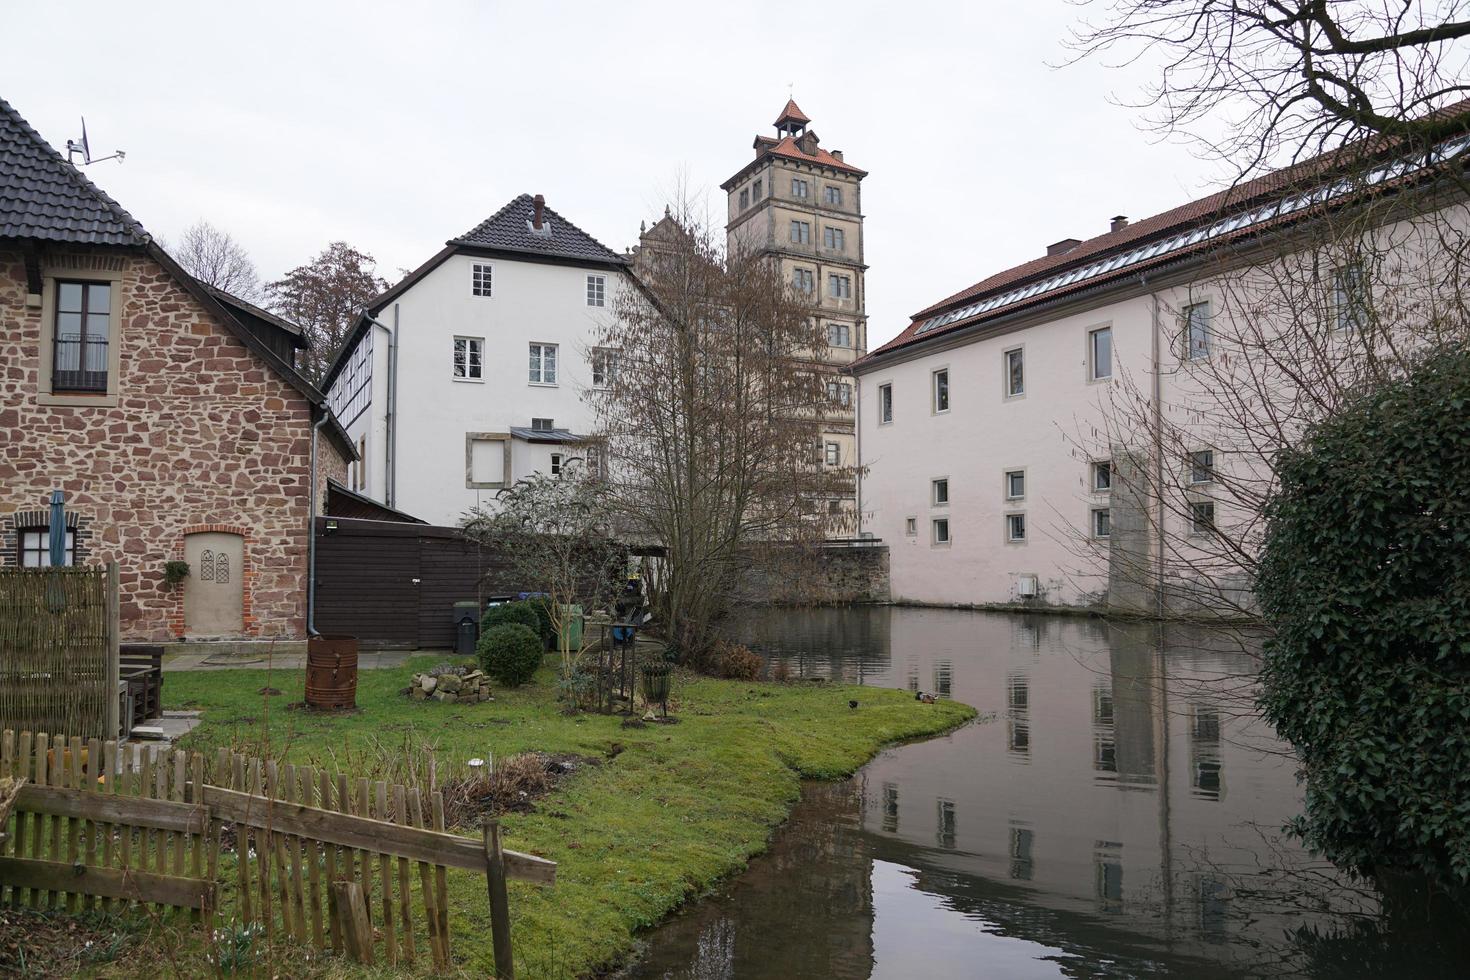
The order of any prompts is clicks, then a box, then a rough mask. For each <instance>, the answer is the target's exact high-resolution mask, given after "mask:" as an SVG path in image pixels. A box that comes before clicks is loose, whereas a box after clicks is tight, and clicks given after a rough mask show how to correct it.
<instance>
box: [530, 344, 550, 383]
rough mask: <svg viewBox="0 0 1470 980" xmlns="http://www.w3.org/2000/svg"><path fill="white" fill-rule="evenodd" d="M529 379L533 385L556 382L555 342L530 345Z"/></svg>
mask: <svg viewBox="0 0 1470 980" xmlns="http://www.w3.org/2000/svg"><path fill="white" fill-rule="evenodd" d="M530 381H531V384H533V385H554V384H556V344H532V345H531V370H530Z"/></svg>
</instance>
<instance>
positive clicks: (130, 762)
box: [116, 745, 139, 871]
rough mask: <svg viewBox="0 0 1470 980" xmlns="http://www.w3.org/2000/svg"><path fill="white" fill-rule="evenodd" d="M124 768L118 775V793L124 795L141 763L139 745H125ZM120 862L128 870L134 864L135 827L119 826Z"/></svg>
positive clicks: (123, 747) (123, 748)
mask: <svg viewBox="0 0 1470 980" xmlns="http://www.w3.org/2000/svg"><path fill="white" fill-rule="evenodd" d="M121 748H122V750H123V763H122V766H123V770H122V772H121V774H119V776H118V783H117V787H116V790H117V795H118V796H123V795H124V794H126V793H127V792H128V791H129V790H130V789H131V784H132V781H133V779H134V778H135V777H134V775H133V773H134V767H136V766H137V765H139V762H138V746H137V745H131V746H129V745H123V746H121ZM118 851H119V854H118V863H119V865H120V867H121V868H122V870H124V871H126V870H128V869H129V868H131V867H132V866H133V828H131V827H127V826H120V827H118Z"/></svg>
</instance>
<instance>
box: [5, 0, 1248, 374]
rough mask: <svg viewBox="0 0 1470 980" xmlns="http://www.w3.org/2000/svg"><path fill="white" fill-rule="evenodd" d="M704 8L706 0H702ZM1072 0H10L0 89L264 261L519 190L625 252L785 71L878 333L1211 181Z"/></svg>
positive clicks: (733, 137) (45, 125)
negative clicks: (833, 161)
mask: <svg viewBox="0 0 1470 980" xmlns="http://www.w3.org/2000/svg"><path fill="white" fill-rule="evenodd" d="M706 9H708V10H709V13H705V10H706ZM1081 13H1082V12H1081V11H1080V10H1079V8H1078V7H1076V6H1075V5H1073V4H1071V3H1068V2H1065V0H1025V2H1012V0H983V2H972V3H968V4H961V3H957V2H950V3H929V2H919V0H906V2H904V3H892V2H883V3H872V4H868V3H848V4H845V5H844V4H832V3H829V4H821V5H816V4H804V5H801V6H799V7H798V6H797V5H796V4H792V3H765V2H758V0H748V2H742V3H737V4H720V5H718V6H716V5H708V7H706V5H704V4H699V3H695V2H689V0H686V2H683V3H652V2H648V3H643V2H636V0H633V2H619V3H608V2H604V3H595V4H594V3H586V4H582V3H529V2H528V3H491V2H470V0H463V2H457V3H450V2H444V3H436V2H432V0H420V2H417V3H407V2H405V3H400V4H386V3H366V2H357V3H350V4H349V3H324V2H317V0H296V2H293V3H263V2H254V3H248V4H228V5H226V4H213V3H199V2H197V0H196V2H191V3H161V2H150V3H147V4H141V5H140V4H118V3H115V2H108V3H93V2H78V0H68V2H67V3H65V4H64V5H62V4H53V3H26V4H20V3H11V4H7V5H6V9H5V13H4V21H5V24H4V29H3V33H4V35H5V39H6V41H5V56H4V58H3V59H0V96H3V97H4V98H5V99H6V100H8V101H9V102H10V103H11V105H12V106H14V107H15V108H16V110H17V111H19V112H20V113H21V115H23V116H25V117H26V118H27V119H29V120H30V122H31V124H32V125H34V126H35V127H36V128H37V129H38V130H39V131H40V133H41V134H42V135H43V136H44V137H46V138H47V139H48V140H49V141H50V142H51V143H52V145H54V146H56V147H57V148H58V149H61V148H64V146H65V143H66V140H67V139H68V138H71V137H76V136H77V135H79V128H80V127H79V123H78V117H79V116H80V115H82V114H85V115H86V117H87V126H88V133H89V135H90V138H91V142H92V147H93V154H94V156H100V155H102V154H105V153H107V152H110V151H111V150H113V149H114V148H122V149H124V150H126V151H127V160H126V162H125V163H123V164H121V165H119V164H117V163H115V162H107V163H99V164H96V165H94V166H92V167H91V168H90V169H89V170H88V176H90V177H91V178H92V179H93V180H95V181H96V182H97V183H98V184H99V185H100V186H101V187H102V188H103V189H105V190H106V191H108V192H109V193H110V194H112V195H113V196H114V197H116V198H117V199H118V200H119V201H120V202H121V203H122V205H123V206H124V207H126V208H127V209H128V210H129V211H131V212H132V213H133V215H134V216H135V217H137V218H138V219H139V220H140V221H141V222H142V223H143V225H144V227H146V228H147V229H148V230H149V231H151V232H153V233H154V234H155V235H159V236H162V237H165V238H167V237H170V236H177V234H178V233H179V231H180V230H182V229H183V228H184V227H185V226H187V225H188V224H189V223H191V222H192V221H194V220H195V219H197V218H201V217H202V218H206V219H208V220H209V221H211V222H212V223H214V224H216V225H218V226H219V227H221V228H224V229H226V230H228V231H229V232H230V233H231V234H233V235H234V236H235V237H236V238H238V239H239V240H240V241H241V242H242V243H244V245H245V246H246V247H247V248H248V249H249V251H250V253H251V255H252V256H253V258H254V259H255V261H256V264H257V265H258V266H259V268H260V271H261V274H262V276H263V277H265V278H267V279H269V278H274V277H276V276H279V275H280V274H281V273H282V272H284V271H285V270H286V269H289V268H291V267H292V266H294V265H297V264H299V263H301V262H304V261H306V260H307V259H309V258H310V257H311V256H312V255H314V254H315V253H316V252H317V251H319V250H320V249H321V248H322V247H323V246H324V245H325V244H326V243H328V242H330V241H332V240H335V239H345V240H346V241H348V242H351V243H352V244H353V245H356V246H358V247H359V248H362V249H364V250H366V251H368V252H370V253H372V254H373V255H374V256H376V258H377V259H378V263H379V268H380V270H381V271H382V273H383V274H384V275H385V276H386V277H387V278H388V279H390V280H393V279H396V278H397V277H398V270H400V269H403V268H412V267H414V266H416V265H418V264H419V263H420V262H422V261H423V260H424V259H426V258H427V257H429V256H430V255H431V254H432V253H433V252H434V251H436V250H437V249H438V248H439V247H440V246H441V245H442V244H443V243H444V241H445V240H446V239H448V238H450V237H453V236H455V235H458V234H461V233H462V232H464V231H466V230H468V229H469V228H471V227H472V226H474V225H475V224H476V223H478V222H479V221H480V220H481V219H482V218H484V217H485V216H486V215H489V214H491V213H493V212H494V211H496V210H497V209H499V208H500V207H501V205H503V204H504V203H505V202H506V201H508V200H509V199H510V198H512V197H514V196H515V195H517V194H520V193H532V194H534V193H542V194H545V195H546V200H547V203H548V204H549V205H550V206H551V207H553V208H555V209H557V210H558V211H560V212H561V213H562V214H563V215H564V216H565V217H566V218H567V219H568V220H570V221H572V222H574V223H576V224H578V225H580V226H581V227H582V228H583V229H585V230H586V231H588V232H589V233H591V234H592V235H594V236H595V237H596V238H598V239H599V240H600V241H602V242H603V243H604V244H606V245H607V246H609V247H610V248H613V249H614V250H616V251H619V252H621V251H622V250H623V249H624V248H625V247H627V246H628V245H631V244H633V243H634V242H636V240H637V235H638V223H639V221H641V220H645V219H647V220H650V221H652V220H653V219H654V218H656V217H657V216H658V215H659V214H660V213H662V210H663V205H664V203H665V201H666V200H667V199H668V198H669V196H670V195H671V194H673V193H675V192H676V190H677V188H678V187H679V186H680V184H681V182H682V183H684V184H685V185H687V186H688V187H690V188H691V189H692V190H693V191H695V192H696V193H698V194H710V195H714V198H715V204H716V207H715V208H714V209H713V212H712V213H714V214H715V215H716V216H717V220H719V221H723V218H724V212H723V206H724V205H723V200H722V195H721V192H720V190H719V184H720V182H721V181H723V180H724V179H725V178H727V177H729V176H730V175H731V174H733V173H734V172H735V171H737V170H738V169H739V168H740V167H741V166H742V165H744V164H745V163H746V162H747V161H748V160H749V159H750V158H751V156H752V152H753V151H752V149H751V141H752V139H753V138H754V137H755V135H756V134H757V133H762V134H770V133H772V132H773V129H772V127H771V123H772V121H773V120H774V119H775V118H776V115H777V113H778V112H779V111H780V109H781V107H782V105H783V104H784V103H785V101H786V98H787V95H788V93H794V95H795V98H796V100H797V102H798V103H799V104H800V105H801V107H802V109H803V110H804V111H805V112H806V113H807V115H809V116H811V118H812V120H813V122H812V128H813V129H814V130H815V131H816V132H817V133H818V135H819V136H820V137H821V140H822V145H823V146H826V147H828V148H829V149H833V148H835V149H840V150H843V151H845V153H846V158H847V160H848V161H849V162H850V163H853V164H854V165H856V166H859V167H862V168H863V169H865V170H867V171H869V174H870V176H869V177H868V178H867V179H866V180H865V181H864V183H863V209H864V211H865V213H866V215H867V222H866V231H865V234H866V254H867V261H868V264H869V266H870V269H869V272H868V314H869V317H870V323H869V344H870V346H872V347H876V346H878V344H880V343H882V342H883V341H885V340H887V339H888V338H890V337H892V336H893V335H894V334H895V333H897V332H898V331H899V330H900V329H902V327H903V326H904V325H905V324H906V323H907V321H908V315H909V314H911V313H913V312H915V311H916V310H918V309H921V308H922V307H924V306H927V305H928V304H929V303H931V302H934V301H935V300H937V299H939V298H942V297H943V296H946V295H948V294H949V293H951V292H954V291H956V290H958V289H960V288H963V287H964V286H967V285H969V284H970V283H972V282H974V281H976V280H978V279H981V278H983V277H985V276H987V275H989V274H991V273H992V272H995V271H997V270H999V269H1002V268H1006V267H1008V266H1011V265H1015V264H1017V263H1019V262H1022V261H1025V260H1027V259H1029V258H1032V257H1034V256H1036V255H1039V254H1041V253H1042V252H1043V251H1044V248H1045V246H1046V244H1047V243H1048V242H1053V241H1056V240H1057V239H1061V238H1067V237H1077V238H1088V237H1091V236H1092V235H1096V234H1100V233H1101V232H1103V231H1105V230H1106V229H1107V222H1108V218H1109V217H1110V216H1112V215H1114V214H1126V215H1130V216H1132V217H1135V218H1137V217H1141V216H1144V215H1148V214H1153V213H1155V212H1158V211H1161V210H1164V209H1166V208H1168V207H1172V206H1173V205H1175V204H1178V203H1181V202H1182V201H1185V200H1187V199H1189V198H1191V197H1194V196H1198V195H1199V194H1200V193H1201V192H1203V191H1206V190H1209V189H1211V188H1212V187H1214V186H1215V185H1214V184H1212V183H1211V181H1214V180H1218V179H1219V178H1220V177H1221V176H1222V174H1221V172H1220V170H1219V168H1218V166H1216V165H1213V164H1209V163H1206V162H1204V161H1202V160H1199V159H1196V158H1195V157H1194V156H1193V155H1192V154H1191V153H1190V152H1189V150H1188V148H1187V147H1184V146H1182V145H1178V144H1171V143H1160V142H1159V141H1158V139H1157V138H1156V137H1155V136H1154V135H1152V134H1151V133H1149V132H1147V131H1145V130H1143V129H1142V128H1141V127H1140V118H1139V114H1138V113H1137V111H1136V110H1133V109H1129V108H1124V107H1120V106H1118V105H1116V104H1114V103H1113V102H1112V101H1110V98H1109V97H1110V96H1120V97H1125V98H1126V97H1129V96H1133V95H1135V94H1136V92H1137V90H1138V87H1139V85H1140V84H1141V83H1143V82H1145V81H1147V80H1148V75H1147V72H1145V71H1144V70H1143V69H1141V68H1134V69H1129V70H1122V69H1110V68H1107V67H1106V66H1104V65H1103V64H1101V63H1087V64H1084V65H1081V66H1073V67H1067V68H1056V67H1052V66H1053V65H1055V64H1057V63H1059V62H1061V61H1062V60H1063V59H1064V58H1065V56H1066V50H1065V49H1064V47H1063V45H1062V42H1063V40H1064V38H1065V37H1066V33H1067V29H1068V27H1069V26H1070V25H1072V24H1073V23H1074V22H1075V21H1076V20H1077V18H1078V17H1080V16H1081Z"/></svg>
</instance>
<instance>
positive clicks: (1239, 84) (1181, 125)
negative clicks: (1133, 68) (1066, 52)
mask: <svg viewBox="0 0 1470 980" xmlns="http://www.w3.org/2000/svg"><path fill="white" fill-rule="evenodd" d="M1089 5H1090V6H1093V7H1101V8H1103V14H1102V16H1101V17H1099V18H1097V19H1095V20H1088V21H1085V22H1084V23H1083V24H1082V25H1081V26H1080V27H1079V28H1078V29H1077V30H1076V31H1074V34H1073V37H1072V41H1071V47H1072V49H1073V51H1074V52H1075V53H1076V54H1077V55H1078V56H1081V57H1087V56H1105V57H1106V56H1112V55H1116V56H1119V57H1121V59H1122V60H1124V61H1134V60H1138V59H1143V60H1144V61H1145V62H1146V63H1150V64H1152V62H1154V61H1157V62H1158V63H1159V65H1160V75H1159V81H1158V82H1157V83H1156V84H1154V85H1152V86H1150V87H1148V88H1147V89H1145V91H1144V92H1143V93H1142V97H1141V98H1140V99H1139V100H1138V101H1137V102H1136V103H1135V104H1136V105H1138V106H1139V107H1142V108H1145V109H1146V110H1148V112H1149V117H1150V122H1152V123H1153V124H1154V125H1155V126H1157V127H1159V128H1161V129H1163V130H1165V131H1168V132H1171V133H1180V134H1183V135H1185V136H1189V137H1193V138H1195V139H1197V140H1198V141H1200V142H1201V143H1202V144H1203V145H1204V146H1205V148H1206V149H1207V150H1209V151H1211V152H1214V153H1218V154H1219V155H1221V156H1223V157H1225V158H1227V159H1229V160H1231V161H1233V162H1234V163H1236V164H1237V165H1238V166H1239V168H1240V172H1241V173H1242V174H1250V173H1252V172H1255V171H1258V170H1260V169H1263V168H1269V167H1275V166H1280V165H1283V164H1285V163H1289V162H1294V161H1297V160H1301V159H1305V158H1307V157H1311V156H1316V155H1318V154H1321V153H1323V152H1326V151H1329V150H1332V149H1334V148H1336V147H1338V146H1342V145H1344V144H1346V143H1350V142H1354V141H1357V140H1362V139H1365V138H1368V137H1384V138H1391V139H1393V140H1395V141H1396V142H1398V143H1399V144H1400V145H1404V144H1410V145H1413V146H1417V147H1425V146H1432V145H1434V144H1435V143H1437V142H1439V141H1440V140H1442V139H1444V138H1445V137H1446V136H1448V135H1451V134H1453V133H1455V132H1457V131H1458V129H1457V127H1456V124H1455V122H1454V120H1453V119H1452V118H1449V117H1447V116H1445V115H1443V114H1441V113H1439V112H1437V110H1442V109H1444V108H1446V107H1447V106H1450V105H1452V104H1453V103H1455V102H1458V101H1460V100H1462V99H1464V98H1465V97H1466V95H1467V94H1470V85H1467V84H1466V83H1465V81H1464V72H1465V67H1466V56H1467V54H1470V42H1467V40H1466V39H1467V37H1470V18H1467V17H1466V14H1467V13H1470V10H1467V6H1470V5H1467V4H1466V3H1465V2H1463V0H1397V2H1394V0H1092V2H1091V3H1090V4H1089ZM1216 134H1224V135H1223V136H1221V135H1216Z"/></svg>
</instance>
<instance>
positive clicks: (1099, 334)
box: [1087, 327, 1113, 381]
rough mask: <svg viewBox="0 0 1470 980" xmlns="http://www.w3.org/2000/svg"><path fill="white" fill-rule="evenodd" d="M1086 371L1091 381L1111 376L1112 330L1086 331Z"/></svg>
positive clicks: (1108, 328) (1101, 328)
mask: <svg viewBox="0 0 1470 980" xmlns="http://www.w3.org/2000/svg"><path fill="white" fill-rule="evenodd" d="M1087 370H1088V377H1090V378H1091V379H1092V380H1093V381H1102V380H1103V379H1105V378H1111V377H1112V376H1113V328H1112V327H1098V328H1097V329H1096V330H1089V331H1087Z"/></svg>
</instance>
